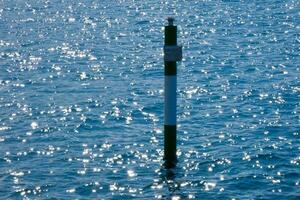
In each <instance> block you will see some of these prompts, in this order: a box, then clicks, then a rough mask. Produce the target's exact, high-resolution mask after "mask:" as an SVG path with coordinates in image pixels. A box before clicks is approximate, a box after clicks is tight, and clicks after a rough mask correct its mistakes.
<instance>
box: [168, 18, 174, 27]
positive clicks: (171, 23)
mask: <svg viewBox="0 0 300 200" xmlns="http://www.w3.org/2000/svg"><path fill="white" fill-rule="evenodd" d="M167 20H168V26H173V24H174V21H175V19H174V18H173V17H168V18H167Z"/></svg>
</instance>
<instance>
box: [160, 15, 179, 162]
mask: <svg viewBox="0 0 300 200" xmlns="http://www.w3.org/2000/svg"><path fill="white" fill-rule="evenodd" d="M181 59H182V47H181V46H177V26H174V18H171V17H169V18H168V25H167V26H165V46H164V64H165V93H164V94H165V109H164V113H165V119H164V160H165V164H164V165H165V167H166V168H172V167H175V166H176V163H177V156H176V143H177V142H176V134H177V133H176V132H177V123H176V102H177V100H176V89H177V66H176V61H180V60H181Z"/></svg>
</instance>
